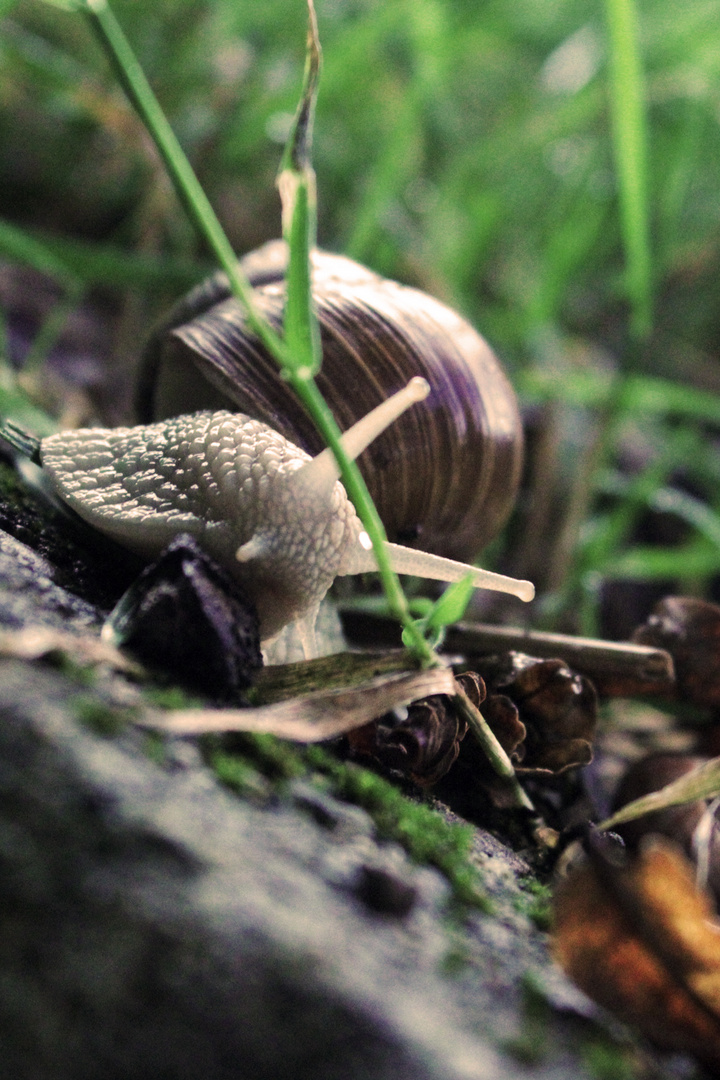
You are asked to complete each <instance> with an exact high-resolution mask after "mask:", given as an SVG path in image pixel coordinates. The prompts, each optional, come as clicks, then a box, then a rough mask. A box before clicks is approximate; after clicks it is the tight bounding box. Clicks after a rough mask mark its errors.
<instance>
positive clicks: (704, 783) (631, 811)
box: [598, 757, 720, 830]
mask: <svg viewBox="0 0 720 1080" xmlns="http://www.w3.org/2000/svg"><path fill="white" fill-rule="evenodd" d="M699 760H700V764H698V765H696V766H695V767H694V768H691V769H689V770H688V771H686V772H684V773H683V774H682V775H681V776H680V777H679V778H678V779H677V780H673V781H672V782H671V783H669V784H667V785H666V786H665V787H662V788H660V789H659V790H655V791H651V792H650V793H649V794H647V795H641V796H640V797H639V798H637V799H634V800H633V801H632V802H629V803H627V804H626V805H625V806H623V807H621V809H619V810H617V811H616V812H615V813H614V814H612V815H611V817H609V818H606V819H605V821H603V822H601V823H600V825H599V826H598V828H600V829H605V830H607V829H614V828H615V827H616V826H618V825H621V824H622V823H623V822H625V821H632V820H633V819H634V818H639V817H641V816H642V815H643V814H650V813H654V812H656V811H659V810H666V809H667V808H668V807H670V806H682V805H683V804H685V803H691V802H695V801H696V800H697V799H712V798H715V797H716V796H718V795H720V757H717V758H710V759H709V760H708V761H704V760H702V759H699Z"/></svg>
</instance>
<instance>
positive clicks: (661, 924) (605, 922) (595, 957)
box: [553, 838, 720, 1068]
mask: <svg viewBox="0 0 720 1080" xmlns="http://www.w3.org/2000/svg"><path fill="white" fill-rule="evenodd" d="M609 842H610V841H609V839H608V838H603V841H602V842H599V841H598V840H597V838H596V839H595V840H594V841H593V843H592V845H591V848H590V858H588V859H587V860H586V861H584V862H583V863H582V864H581V865H580V866H578V867H576V868H575V869H574V870H572V871H571V872H570V873H569V875H568V877H567V878H566V879H565V880H564V881H563V882H562V883H561V884H560V886H559V887H558V889H557V891H556V895H555V901H554V924H555V925H554V938H553V941H554V945H553V948H554V953H555V956H556V958H557V960H558V961H559V963H560V964H561V966H562V967H563V968H564V970H565V972H566V973H567V974H568V975H569V976H570V978H572V979H573V981H574V982H575V983H577V985H578V986H579V987H580V988H581V989H582V990H584V991H585V993H587V994H588V996H589V997H591V998H593V999H594V1000H595V1001H597V1002H598V1003H599V1004H600V1005H603V1006H604V1007H605V1008H607V1009H609V1010H610V1011H612V1012H614V1013H615V1014H616V1015H618V1016H619V1017H620V1018H621V1019H622V1020H624V1021H625V1022H627V1023H630V1024H633V1025H635V1026H636V1027H637V1028H639V1029H640V1030H641V1031H642V1032H643V1033H644V1034H645V1036H646V1037H647V1038H648V1039H649V1040H650V1041H651V1042H653V1043H655V1044H656V1045H657V1046H659V1047H661V1048H662V1049H665V1050H670V1051H675V1052H681V1053H689V1054H692V1055H694V1056H695V1057H696V1058H697V1059H698V1060H700V1061H702V1062H703V1063H704V1064H706V1065H711V1066H713V1067H715V1068H717V1067H720V923H719V922H718V920H717V918H716V917H715V914H714V911H713V909H712V906H711V904H710V901H709V899H708V897H707V895H706V894H705V893H703V892H701V891H700V890H699V889H698V888H697V886H696V884H695V876H694V871H693V867H692V866H691V864H690V863H689V862H688V861H687V860H686V859H685V857H684V856H683V855H682V853H681V852H680V850H679V849H678V848H676V847H675V846H674V845H672V844H670V843H669V842H668V841H667V840H664V839H660V838H653V839H652V841H651V842H650V843H649V844H648V845H647V846H646V847H644V848H643V849H642V850H641V852H640V853H639V854H638V856H637V857H634V858H629V857H627V856H625V857H623V858H619V857H618V855H617V853H614V854H613V853H611V852H610V853H609V852H608V850H607V847H606V844H607V843H609Z"/></svg>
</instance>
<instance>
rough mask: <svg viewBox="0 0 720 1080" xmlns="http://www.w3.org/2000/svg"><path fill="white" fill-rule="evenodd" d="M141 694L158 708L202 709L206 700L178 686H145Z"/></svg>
mask: <svg viewBox="0 0 720 1080" xmlns="http://www.w3.org/2000/svg"><path fill="white" fill-rule="evenodd" d="M143 696H144V698H145V700H146V701H147V703H148V704H149V705H153V706H155V708H158V709H204V708H206V705H207V702H205V701H203V699H202V698H199V697H193V696H192V694H188V693H187V692H186V691H185V690H183V689H182V687H180V686H145V687H144V688H143Z"/></svg>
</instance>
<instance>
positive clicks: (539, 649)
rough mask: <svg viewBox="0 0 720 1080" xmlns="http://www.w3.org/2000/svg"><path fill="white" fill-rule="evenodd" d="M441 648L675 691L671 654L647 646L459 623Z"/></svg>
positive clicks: (449, 633)
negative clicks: (514, 655) (517, 655)
mask: <svg viewBox="0 0 720 1080" xmlns="http://www.w3.org/2000/svg"><path fill="white" fill-rule="evenodd" d="M445 648H446V649H447V650H448V651H449V652H459V653H486V654H489V653H495V652H505V651H506V650H509V649H512V650H515V651H516V652H524V653H527V654H528V655H530V656H538V657H541V658H544V659H555V658H556V657H558V658H559V659H561V660H565V661H566V662H567V663H568V664H569V665H570V667H572V668H573V669H574V670H576V671H578V672H580V673H581V674H583V675H587V676H588V677H589V678H591V679H592V678H597V679H598V680H599V681H600V680H602V679H603V678H607V677H612V678H616V679H628V680H633V681H635V682H637V683H638V684H646V688H647V693H658V694H659V693H670V692H671V691H673V690H674V689H675V670H674V666H673V661H672V657H671V656H670V653H668V652H665V650H664V649H657V648H654V647H652V646H650V645H633V644H631V643H629V642H624V641H602V640H600V639H598V638H586V637H574V636H572V635H571V634H552V633H548V632H546V631H542V630H523V629H521V628H520V627H511V626H489V625H487V624H485V623H458V624H456V625H455V626H451V627H449V628H448V632H447V635H446V638H445Z"/></svg>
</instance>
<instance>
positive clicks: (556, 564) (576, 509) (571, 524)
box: [545, 416, 612, 592]
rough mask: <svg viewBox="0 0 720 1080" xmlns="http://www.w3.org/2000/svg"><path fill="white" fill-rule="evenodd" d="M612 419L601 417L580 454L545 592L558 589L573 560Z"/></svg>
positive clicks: (549, 561) (553, 553)
mask: <svg viewBox="0 0 720 1080" xmlns="http://www.w3.org/2000/svg"><path fill="white" fill-rule="evenodd" d="M611 422H612V418H611V417H609V416H605V417H602V418H601V419H600V421H599V422H598V423H597V424H596V426H595V429H594V431H593V433H592V435H591V437H590V441H589V442H588V444H587V446H586V447H585V449H584V451H583V453H582V454H581V456H580V462H579V464H578V467H577V470H576V472H575V478H574V482H573V486H572V490H571V491H570V495H569V498H568V501H567V509H566V510H565V514H564V517H563V519H562V523H561V526H560V530H559V532H558V533H556V535H557V540H556V541H555V543H554V545H553V546H552V547H551V548H550V553H549V555H548V557H547V563H546V565H547V571H546V575H545V587H546V589H547V591H548V592H555V591H557V590H559V589H560V588H561V587H562V585H563V583H564V582H565V581H567V579H568V567H569V566H571V564H572V561H573V553H574V552H575V551H577V547H578V538H579V536H580V529H581V528H582V524H583V522H584V521H587V518H588V508H589V506H590V503H591V501H592V497H593V491H594V483H593V481H594V478H595V475H596V472H597V469H598V468H599V466H600V464H601V463H602V461H603V458H604V455H605V450H606V445H607V435H608V426H609V425H610V424H611Z"/></svg>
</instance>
